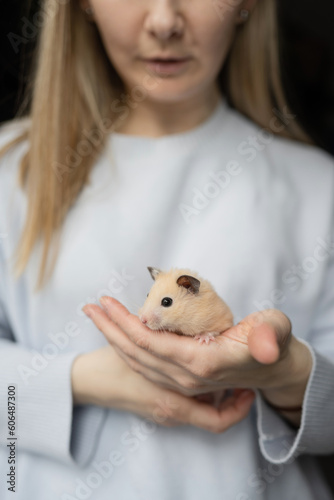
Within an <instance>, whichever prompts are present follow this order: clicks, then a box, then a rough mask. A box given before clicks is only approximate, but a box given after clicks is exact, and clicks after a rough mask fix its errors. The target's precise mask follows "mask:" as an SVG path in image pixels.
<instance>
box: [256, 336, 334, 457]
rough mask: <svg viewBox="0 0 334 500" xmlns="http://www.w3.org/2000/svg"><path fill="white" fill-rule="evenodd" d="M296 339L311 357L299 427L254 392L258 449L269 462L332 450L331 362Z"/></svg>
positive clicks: (333, 379) (333, 378)
mask: <svg viewBox="0 0 334 500" xmlns="http://www.w3.org/2000/svg"><path fill="white" fill-rule="evenodd" d="M298 340H299V341H300V342H302V343H303V344H305V345H306V346H307V347H308V349H309V350H310V352H311V355H312V359H313V365H312V370H311V373H310V377H309V380H308V383H307V386H306V391H305V395H304V400H303V405H302V407H303V408H302V415H301V423H300V427H299V428H298V429H293V428H292V427H291V426H290V425H289V424H288V422H287V421H286V420H285V419H284V418H283V417H282V416H280V415H279V413H278V412H276V411H275V410H274V409H273V408H272V407H271V406H269V405H268V404H267V402H266V401H265V399H264V398H263V396H262V394H261V393H260V391H259V390H256V391H255V392H256V408H257V428H258V433H259V445H260V450H261V453H262V455H263V456H264V458H265V459H266V460H267V461H269V462H271V463H273V464H289V463H291V462H293V461H294V460H295V459H296V458H297V457H298V456H299V455H301V454H314V455H315V454H327V453H333V451H334V426H333V424H332V421H333V412H334V364H333V363H332V362H331V361H330V360H329V359H328V358H326V357H325V356H323V355H322V354H320V353H319V352H317V351H316V350H315V349H314V347H312V346H311V345H310V344H309V343H308V342H306V341H305V340H303V339H300V338H299V339H298Z"/></svg>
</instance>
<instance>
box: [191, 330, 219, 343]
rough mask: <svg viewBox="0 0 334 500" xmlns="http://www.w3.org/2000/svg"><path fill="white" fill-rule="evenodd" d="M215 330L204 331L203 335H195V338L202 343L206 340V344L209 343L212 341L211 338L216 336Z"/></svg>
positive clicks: (213, 338)
mask: <svg viewBox="0 0 334 500" xmlns="http://www.w3.org/2000/svg"><path fill="white" fill-rule="evenodd" d="M213 334H214V332H212V333H211V332H209V333H202V334H201V335H196V336H195V337H194V339H195V340H198V341H199V343H200V344H203V342H205V343H206V344H209V343H210V340H213V341H214V340H215V337H214V335H213Z"/></svg>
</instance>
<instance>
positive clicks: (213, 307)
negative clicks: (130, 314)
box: [138, 267, 233, 344]
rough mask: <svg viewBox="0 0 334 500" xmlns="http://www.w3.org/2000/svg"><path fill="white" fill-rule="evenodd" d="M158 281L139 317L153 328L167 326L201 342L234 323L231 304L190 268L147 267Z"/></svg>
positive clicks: (166, 328) (210, 339)
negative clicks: (166, 269)
mask: <svg viewBox="0 0 334 500" xmlns="http://www.w3.org/2000/svg"><path fill="white" fill-rule="evenodd" d="M147 269H148V270H149V272H150V274H151V276H152V278H153V280H154V281H155V283H154V284H153V286H152V288H151V290H150V291H149V293H148V294H147V298H146V300H145V302H144V304H143V306H142V307H141V308H140V309H139V311H138V315H139V319H140V320H141V322H142V323H143V324H145V325H146V326H147V327H148V328H150V329H151V330H168V331H170V332H174V333H177V334H179V335H189V336H191V337H194V338H195V340H198V341H199V343H200V344H202V343H203V342H205V343H206V344H209V342H210V341H214V338H215V337H216V336H217V335H219V334H220V333H222V332H224V331H225V330H227V329H228V328H230V327H231V326H233V315H232V312H231V310H230V308H229V307H228V306H227V304H225V302H224V301H223V300H222V299H221V298H220V297H219V296H218V295H217V293H216V292H215V290H214V288H213V287H212V285H211V284H210V283H209V281H207V280H204V279H202V278H201V277H200V276H198V274H197V273H196V272H194V271H191V270H189V269H177V268H172V269H170V270H169V271H161V270H160V269H157V268H155V267H148V268H147Z"/></svg>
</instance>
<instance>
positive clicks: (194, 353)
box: [100, 297, 229, 372]
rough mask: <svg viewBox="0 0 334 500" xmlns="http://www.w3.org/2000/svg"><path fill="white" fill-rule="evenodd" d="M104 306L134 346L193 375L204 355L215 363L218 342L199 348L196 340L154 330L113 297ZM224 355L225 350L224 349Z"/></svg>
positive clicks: (105, 301) (104, 301) (103, 298)
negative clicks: (195, 367) (214, 357)
mask: <svg viewBox="0 0 334 500" xmlns="http://www.w3.org/2000/svg"><path fill="white" fill-rule="evenodd" d="M100 302H101V304H102V305H103V308H104V309H105V311H106V312H107V314H108V316H109V318H110V319H111V320H112V321H113V322H114V323H115V324H116V325H118V326H119V327H120V329H121V330H123V331H124V332H126V335H128V337H129V338H130V339H131V340H132V342H133V343H134V344H136V345H137V346H139V347H141V348H142V349H144V350H146V351H148V352H150V353H152V354H153V355H154V356H156V357H158V358H161V359H165V360H167V361H168V362H169V363H174V364H176V365H178V366H181V367H182V368H187V369H188V370H189V371H190V372H191V371H192V368H193V366H194V365H197V361H198V357H199V356H202V355H203V351H205V354H207V355H208V356H211V359H213V356H214V354H215V352H216V351H217V347H218V344H217V343H216V342H210V344H208V345H199V344H198V342H196V341H195V340H194V338H192V337H187V336H185V335H176V334H174V333H171V332H160V331H155V330H150V329H149V328H147V327H146V326H144V325H143V324H142V323H141V321H140V320H139V318H138V317H137V316H135V315H134V314H131V313H130V312H129V311H128V310H127V309H126V307H124V306H123V305H122V304H121V303H120V302H119V301H118V300H117V299H114V298H113V297H101V299H100ZM212 344H214V345H212ZM220 351H223V350H222V349H220ZM222 356H224V352H221V353H220V363H223V360H222V359H221V358H222ZM228 359H229V356H228V354H226V361H228Z"/></svg>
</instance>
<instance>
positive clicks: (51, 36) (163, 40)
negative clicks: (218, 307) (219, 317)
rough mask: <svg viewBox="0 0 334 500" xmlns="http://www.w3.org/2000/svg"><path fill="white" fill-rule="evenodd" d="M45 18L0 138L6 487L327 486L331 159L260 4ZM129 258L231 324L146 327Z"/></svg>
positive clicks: (142, 279)
mask: <svg viewBox="0 0 334 500" xmlns="http://www.w3.org/2000/svg"><path fill="white" fill-rule="evenodd" d="M42 12H43V13H44V22H43V27H42V32H41V38H40V43H39V46H38V54H37V59H36V71H35V76H34V79H33V81H32V84H33V85H32V88H33V91H32V101H31V109H30V110H29V112H28V117H27V118H25V119H22V120H17V121H15V122H13V124H10V125H9V126H7V127H4V128H3V131H2V136H1V144H2V145H4V146H5V151H6V154H5V155H4V156H3V159H2V164H1V169H0V172H1V174H0V175H1V233H2V235H3V238H2V240H3V241H2V246H1V254H0V256H1V259H0V265H1V276H2V280H1V285H0V287H1V288H0V294H1V295H0V297H1V304H2V312H1V330H0V331H1V337H2V339H1V347H2V349H1V356H2V359H1V370H2V373H1V374H2V380H4V381H5V384H2V388H1V391H2V393H1V398H2V399H1V401H2V403H3V404H2V408H6V409H7V408H8V422H9V423H10V425H9V426H8V429H7V423H3V424H2V425H3V426H4V427H3V429H2V432H1V436H2V437H1V439H2V441H1V444H2V445H3V446H2V447H1V456H0V459H1V463H2V467H1V470H3V471H6V477H5V475H3V476H2V486H1V488H2V494H3V497H4V498H7V497H8V498H11V497H10V494H12V491H16V495H17V498H19V499H20V498H22V499H23V498H24V499H26V498H34V499H37V500H38V499H40V498H41V499H42V498H43V499H44V498H46V497H47V498H55V499H56V498H61V499H63V500H65V499H67V500H68V499H73V498H97V499H104V498H110V497H111V496H114V497H115V498H118V499H121V498H124V499H132V498H133V499H137V498H145V499H153V498H159V499H162V498H166V499H175V498H178V499H188V498H189V499H190V498H191V499H192V500H193V499H200V498H203V496H204V495H208V496H209V497H210V499H221V498H224V499H227V500H229V499H233V500H246V499H264V498H270V499H281V498H298V499H299V498H300V499H303V500H305V499H315V498H324V499H326V498H330V494H329V492H328V491H327V489H326V486H325V484H324V483H323V481H322V478H321V476H320V475H319V472H318V470H317V468H316V465H315V463H314V459H313V457H312V455H313V454H316V453H329V452H332V451H333V449H334V445H333V433H334V431H333V429H332V428H331V426H330V425H329V422H330V419H331V414H332V411H333V403H332V401H333V397H332V396H333V392H334V382H333V380H334V377H333V374H334V349H333V325H334V310H333V291H332V286H331V283H332V281H333V272H334V262H333V221H332V216H331V214H332V210H333V178H334V171H333V162H332V160H331V158H330V157H329V156H328V155H327V154H325V153H324V152H322V151H320V150H319V149H317V148H316V147H315V146H313V145H311V144H307V143H311V142H312V141H311V140H310V139H309V138H308V137H307V135H306V134H305V132H304V131H303V130H302V128H301V127H300V126H299V125H298V121H297V120H296V117H295V115H294V114H293V113H292V112H291V110H290V109H289V108H288V106H287V105H286V102H285V98H284V93H283V90H282V86H281V83H280V72H279V58H278V47H277V26H276V8H275V3H274V1H273V0H258V1H257V2H256V1H255V0H244V1H243V2H241V1H239V0H236V1H231V0H226V1H225V0H220V1H219V2H212V3H208V2H207V1H204V0H194V2H186V1H172V0H155V1H154V2H153V1H150V0H143V1H142V2H137V1H136V2H135V1H133V0H124V1H122V2H119V1H116V0H112V1H109V2H104V1H103V0H92V1H91V2H90V3H87V1H84V0H82V2H81V3H80V4H79V2H68V1H65V0H64V1H62V2H59V3H53V2H46V3H45V5H43V8H42ZM34 22H35V21H34ZM157 58H158V59H161V58H163V59H166V58H168V59H173V60H174V62H171V61H169V62H162V61H161V60H160V61H157ZM175 59H177V60H178V62H175ZM120 113H121V114H120ZM14 145H15V147H11V146H14ZM18 177H19V180H20V188H19V187H18V186H17V184H16V180H17V178H18ZM20 238H21V239H20ZM15 250H17V254H16V256H17V257H18V260H17V262H16V263H15V271H16V277H15V276H14V265H13V262H12V257H13V255H14V251H15ZM51 255H53V260H52V267H51V268H49V272H48V274H47V273H46V270H47V265H48V259H49V258H50V256H51ZM147 265H150V266H152V265H153V266H157V267H160V268H162V269H169V268H170V267H172V266H175V267H189V268H192V269H195V270H197V271H198V272H199V274H201V275H202V276H204V277H206V278H207V279H209V280H210V281H211V282H212V283H213V285H214V286H215V288H216V290H217V292H218V293H219V295H220V296H221V297H223V298H224V299H225V300H226V302H227V303H228V304H229V306H230V307H231V309H232V311H233V313H234V317H235V323H236V326H234V327H233V328H231V329H229V330H228V331H227V332H225V333H224V335H223V336H222V337H221V339H220V342H218V343H217V344H215V343H212V344H211V345H209V346H200V345H198V344H197V343H196V342H194V341H193V339H190V338H186V337H179V336H175V335H174V334H172V333H170V334H157V333H156V332H150V331H149V330H148V329H147V328H146V327H145V326H144V325H142V324H141V323H140V321H139V319H138V317H137V316H136V312H137V308H138V306H140V305H141V304H142V303H143V300H144V298H145V296H146V294H147V291H148V288H149V286H150V281H149V278H148V276H147V275H148V273H147V270H146V267H147ZM38 270H39V271H40V273H39V276H38V282H37V285H38V286H37V288H34V285H35V284H36V281H35V278H36V273H37V271H38ZM51 271H52V272H51ZM103 296H104V297H105V299H102V297H103ZM110 297H114V298H113V299H111V298H110ZM99 299H101V304H102V303H103V306H104V310H102V309H101V308H100V307H98V306H97V305H92V303H96V302H97V301H98V300H99ZM115 299H117V300H115ZM87 304H90V305H89V306H88V305H87ZM84 306H85V307H84ZM83 307H84V312H86V313H87V315H89V316H90V317H91V319H93V322H91V321H90V320H89V319H88V318H87V317H86V316H85V314H84V312H82V308H83ZM130 310H132V312H133V314H129V311H130ZM97 328H98V329H99V330H101V332H102V333H103V335H99V334H98V332H97ZM221 388H230V389H233V391H231V393H230V396H229V397H228V398H227V399H226V400H224V401H223V402H222V404H221V405H220V407H219V408H214V407H213V406H212V405H211V404H210V402H208V401H207V397H208V396H207V395H208V394H210V393H212V392H213V391H215V390H218V389H221ZM247 389H248V390H247ZM255 397H256V405H255V404H253V403H254V398H255ZM9 398H10V399H9ZM6 411H7V410H6ZM6 417H7V413H6ZM2 421H3V422H5V419H2ZM7 431H8V432H7ZM9 432H11V433H12V434H8V433H9ZM15 438H17V439H15ZM8 443H10V444H9V446H7V445H8ZM9 460H14V462H11V463H9ZM11 467H12V468H11ZM7 475H8V481H9V482H8V483H7V481H6V479H7ZM10 488H12V489H10Z"/></svg>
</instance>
